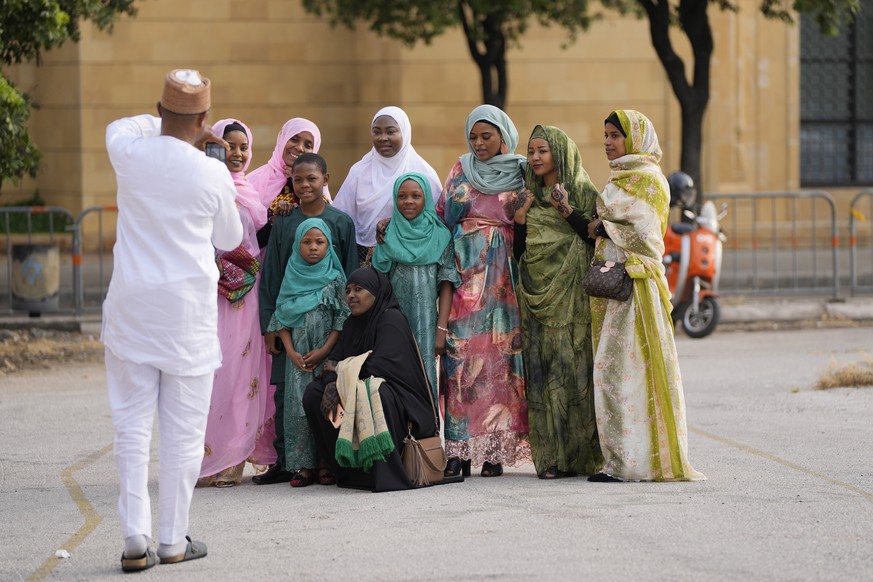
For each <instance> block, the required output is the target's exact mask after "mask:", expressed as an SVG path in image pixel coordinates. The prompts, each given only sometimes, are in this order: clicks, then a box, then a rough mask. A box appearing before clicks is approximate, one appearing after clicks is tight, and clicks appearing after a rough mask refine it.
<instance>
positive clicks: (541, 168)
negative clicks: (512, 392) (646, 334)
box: [514, 125, 603, 479]
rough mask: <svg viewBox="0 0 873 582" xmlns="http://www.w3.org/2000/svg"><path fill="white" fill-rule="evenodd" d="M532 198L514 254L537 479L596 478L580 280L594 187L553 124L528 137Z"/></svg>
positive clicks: (589, 248) (587, 320) (588, 249)
mask: <svg viewBox="0 0 873 582" xmlns="http://www.w3.org/2000/svg"><path fill="white" fill-rule="evenodd" d="M527 161H528V167H527V172H526V175H525V182H526V186H527V189H528V191H529V194H530V195H531V196H530V199H529V200H527V201H526V202H525V204H524V206H522V207H521V209H520V210H519V211H518V212H517V213H516V216H515V219H516V226H515V244H514V252H515V255H516V258H518V260H519V272H520V285H519V287H518V298H519V307H520V308H521V317H522V326H523V330H524V337H525V343H524V355H525V369H526V370H527V378H528V389H527V401H528V420H529V423H530V445H531V453H532V454H533V460H534V466H535V467H536V471H537V474H538V475H539V476H540V478H541V479H557V478H560V477H568V476H573V475H579V474H583V475H591V474H594V473H597V472H598V471H599V470H600V468H601V466H602V463H603V456H602V454H601V452H600V443H599V442H598V438H597V422H596V419H595V415H594V392H593V363H594V361H593V360H594V356H593V352H592V348H591V312H590V309H589V307H588V296H587V295H586V294H585V293H584V292H583V291H582V287H581V281H582V277H584V276H585V273H586V271H587V270H588V265H589V263H590V261H591V256H592V254H593V246H594V241H593V240H592V239H591V238H590V237H589V235H588V223H589V221H591V219H592V217H593V216H592V215H593V212H594V204H595V201H596V199H597V189H596V188H595V187H594V184H593V183H592V182H591V180H590V179H589V178H588V174H587V172H585V169H584V168H583V167H582V157H581V155H580V154H579V149H578V148H577V147H576V144H575V143H574V142H573V140H571V139H570V138H569V137H568V136H567V134H566V133H564V132H563V131H561V130H560V129H558V128H557V127H543V126H541V125H538V126H536V128H535V129H534V131H533V133H532V134H531V136H530V140H529V141H528V150H527Z"/></svg>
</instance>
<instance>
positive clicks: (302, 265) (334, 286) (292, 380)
mask: <svg viewBox="0 0 873 582" xmlns="http://www.w3.org/2000/svg"><path fill="white" fill-rule="evenodd" d="M345 288H346V277H345V273H344V272H343V268H342V264H341V263H340V260H339V257H338V256H337V254H336V252H335V251H334V249H333V240H332V237H331V230H330V227H329V226H328V225H327V223H325V222H324V221H323V220H321V219H320V218H307V219H306V220H304V221H303V222H301V223H300V226H298V227H297V231H296V234H295V237H294V248H293V250H292V251H291V258H290V259H289V260H288V265H287V266H286V267H285V276H284V278H283V279H282V287H281V289H280V290H279V296H278V299H277V300H276V311H275V312H274V313H273V317H272V319H271V321H270V325H269V326H268V328H267V331H274V332H278V334H279V337H280V338H281V340H282V345H283V347H284V349H285V354H286V357H287V358H288V361H287V362H286V364H285V407H284V416H283V419H284V423H283V433H284V434H282V435H276V436H277V437H278V438H283V439H284V440H285V467H287V469H288V470H289V471H294V475H293V476H292V477H291V486H292V487H305V486H307V485H311V484H312V483H314V482H315V480H316V476H315V473H314V472H313V467H315V466H316V458H315V457H316V453H315V442H314V441H313V439H312V433H311V432H310V429H309V423H308V422H307V421H306V413H305V412H304V410H303V391H304V390H305V389H306V386H307V385H309V383H310V382H312V381H313V380H314V379H315V378H316V377H317V376H320V375H321V371H322V362H323V361H324V360H325V359H326V358H327V356H328V354H329V353H330V351H331V350H332V349H333V347H334V345H335V344H336V342H337V341H338V340H339V337H340V331H341V330H342V328H343V323H344V322H345V320H346V318H347V317H348V316H349V307H348V305H347V304H346V302H345ZM276 357H281V356H276ZM321 466H322V467H324V464H322V465H321ZM325 471H326V469H325V468H322V469H320V470H319V473H320V474H323V473H324V472H325ZM320 476H322V475H320Z"/></svg>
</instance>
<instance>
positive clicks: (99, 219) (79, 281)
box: [0, 189, 873, 315]
mask: <svg viewBox="0 0 873 582" xmlns="http://www.w3.org/2000/svg"><path fill="white" fill-rule="evenodd" d="M705 198H706V199H707V200H712V201H713V202H715V203H716V206H717V207H718V206H719V205H720V204H721V203H723V202H727V204H728V214H727V217H726V218H725V219H724V220H723V221H722V222H721V225H720V226H721V229H722V232H724V233H725V235H726V237H727V242H726V243H725V252H724V254H723V257H724V258H723V262H722V272H721V277H720V291H721V292H722V293H726V294H753V295H754V294H765V295H766V294H769V295H780V294H781V295H800V294H822V293H827V294H829V295H831V296H832V297H835V298H836V297H838V294H839V291H840V277H839V273H840V272H841V269H840V262H839V261H840V258H841V257H840V255H839V239H838V236H837V217H836V207H835V204H834V201H833V199H832V198H831V196H830V195H829V194H827V193H826V192H821V191H801V192H764V193H740V194H707V195H706V196H705ZM862 200H869V201H870V204H869V211H868V212H867V213H866V214H865V213H864V212H863V211H862V209H861V208H860V204H861V202H862ZM117 211H118V208H117V207H116V206H111V205H110V206H93V207H90V208H86V209H84V210H83V211H82V212H81V213H79V215H78V216H77V217H74V216H73V215H72V214H71V213H70V212H69V211H67V210H66V209H64V208H59V207H54V206H21V207H0V225H2V226H4V227H5V243H6V259H7V265H6V292H5V294H4V293H3V292H2V291H0V312H2V311H4V306H2V298H3V297H4V295H5V300H6V302H7V304H6V305H5V310H7V311H8V312H9V313H12V312H15V311H16V310H14V309H13V303H14V302H13V287H12V279H13V256H12V247H13V245H16V244H31V243H32V242H33V241H34V239H36V240H38V241H45V240H46V239H47V242H48V244H50V245H51V244H56V245H57V246H58V247H59V248H60V247H62V246H65V245H61V244H60V242H59V241H60V239H62V237H66V236H69V237H70V241H69V247H68V248H69V249H70V250H69V251H67V249H61V251H63V254H64V256H66V254H67V252H69V254H70V260H69V263H68V264H67V265H64V264H63V261H62V264H61V268H60V274H59V278H60V282H59V291H58V296H59V302H57V307H56V308H52V309H48V311H53V312H56V313H73V314H75V315H82V314H84V313H86V312H91V311H99V310H100V309H101V308H102V303H103V299H104V298H105V296H106V291H107V289H108V285H109V278H110V276H111V269H110V268H109V267H108V266H107V258H108V259H109V260H111V253H109V252H107V245H106V243H107V241H106V240H105V239H104V215H105V214H106V213H107V212H117ZM871 216H873V189H870V190H862V191H861V192H859V193H858V194H857V195H856V196H855V197H854V198H853V199H852V202H851V206H850V215H849V222H848V223H849V260H848V263H849V265H848V267H849V272H850V276H849V279H848V287H849V290H850V293H851V294H852V295H854V294H856V293H861V292H871V291H873V234H871V232H870V231H871V230H873V227H870V228H868V229H867V231H865V233H864V234H866V238H867V240H868V241H869V244H868V245H866V246H863V247H861V248H859V246H858V240H859V236H858V233H857V230H858V223H859V222H864V223H869V221H870V220H871ZM42 217H44V218H42ZM36 220H41V221H42V222H43V224H42V225H41V228H40V229H39V230H38V231H35V229H34V221H36ZM95 220H96V233H95V232H94V231H92V230H91V229H92V228H94V226H93V225H94V223H95ZM13 231H14V232H13ZM95 234H96V236H95ZM862 238H863V237H862ZM86 242H87V243H88V245H89V247H91V246H93V243H95V242H96V253H88V254H87V255H86V254H85V252H84V245H85V243H86ZM863 254H869V259H870V261H869V270H867V269H866V266H867V265H868V263H866V262H863V261H862V259H864V257H862V255H863ZM95 260H96V263H95ZM859 265H862V266H864V267H865V268H864V269H861V268H860V266H859ZM842 272H843V273H845V272H846V271H845V270H843V271H842ZM0 282H2V270H0ZM67 283H68V284H67ZM19 311H20V309H19Z"/></svg>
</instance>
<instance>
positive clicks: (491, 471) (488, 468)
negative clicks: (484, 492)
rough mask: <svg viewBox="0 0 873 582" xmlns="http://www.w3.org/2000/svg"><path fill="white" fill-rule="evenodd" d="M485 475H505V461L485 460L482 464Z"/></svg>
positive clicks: (483, 474)
mask: <svg viewBox="0 0 873 582" xmlns="http://www.w3.org/2000/svg"><path fill="white" fill-rule="evenodd" d="M481 475H482V476H483V477H500V476H501V475H503V463H489V462H488V461H485V463H484V464H483V465H482V473H481Z"/></svg>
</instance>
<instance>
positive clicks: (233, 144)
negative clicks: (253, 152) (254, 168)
mask: <svg viewBox="0 0 873 582" xmlns="http://www.w3.org/2000/svg"><path fill="white" fill-rule="evenodd" d="M224 141H226V142H227V143H228V144H230V150H229V151H228V152H227V162H226V163H227V169H228V170H230V171H231V172H242V171H243V168H245V166H246V162H248V161H249V155H250V153H249V137H248V136H247V135H246V134H244V133H243V132H241V131H231V132H230V133H228V134H227V135H226V136H224Z"/></svg>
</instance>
